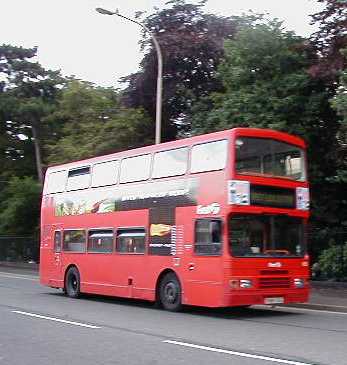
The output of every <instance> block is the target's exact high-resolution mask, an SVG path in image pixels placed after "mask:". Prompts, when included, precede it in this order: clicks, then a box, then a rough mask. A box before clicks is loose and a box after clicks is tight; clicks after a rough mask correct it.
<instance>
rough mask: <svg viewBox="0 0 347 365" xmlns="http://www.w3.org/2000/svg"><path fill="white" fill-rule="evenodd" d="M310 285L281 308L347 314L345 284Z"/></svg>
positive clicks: (13, 267)
mask: <svg viewBox="0 0 347 365" xmlns="http://www.w3.org/2000/svg"><path fill="white" fill-rule="evenodd" d="M1 269H4V270H7V271H15V272H17V273H18V271H19V270H20V271H21V272H23V274H38V270H39V265H38V264H34V263H32V264H28V263H14V262H1V261H0V271H1ZM310 285H311V295H310V299H309V302H308V303H299V304H290V305H283V307H295V308H304V309H315V310H325V311H331V312H342V313H347V282H333V281H318V280H312V281H311V282H310Z"/></svg>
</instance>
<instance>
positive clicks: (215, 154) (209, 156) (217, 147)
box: [190, 140, 228, 173]
mask: <svg viewBox="0 0 347 365" xmlns="http://www.w3.org/2000/svg"><path fill="white" fill-rule="evenodd" d="M227 146H228V141H227V140H221V141H215V142H208V143H202V144H198V145H195V146H193V148H192V156H191V169H190V170H191V172H193V173H194V172H204V171H214V170H222V169H224V168H225V166H226V162H227Z"/></svg>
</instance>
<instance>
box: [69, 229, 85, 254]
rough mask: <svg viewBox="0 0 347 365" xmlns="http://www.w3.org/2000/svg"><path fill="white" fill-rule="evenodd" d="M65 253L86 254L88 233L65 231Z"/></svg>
mask: <svg viewBox="0 0 347 365" xmlns="http://www.w3.org/2000/svg"><path fill="white" fill-rule="evenodd" d="M63 248H64V251H70V252H84V251H85V249H86V232H85V230H84V229H69V230H66V231H64V245H63Z"/></svg>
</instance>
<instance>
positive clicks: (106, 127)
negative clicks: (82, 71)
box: [45, 80, 154, 163]
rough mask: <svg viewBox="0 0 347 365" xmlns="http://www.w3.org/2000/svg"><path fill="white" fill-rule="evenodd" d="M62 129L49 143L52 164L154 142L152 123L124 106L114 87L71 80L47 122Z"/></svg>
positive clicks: (142, 115) (140, 111)
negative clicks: (103, 86) (95, 85)
mask: <svg viewBox="0 0 347 365" xmlns="http://www.w3.org/2000/svg"><path fill="white" fill-rule="evenodd" d="M46 121H47V123H48V124H50V125H51V126H52V128H53V129H54V127H56V126H57V125H59V124H60V126H59V127H58V134H57V135H56V136H54V139H53V140H47V141H46V144H45V149H46V150H47V151H48V162H49V163H63V162H68V161H72V160H79V159H83V158H87V157H92V156H95V155H100V154H106V153H111V152H116V151H120V150H124V149H130V148H135V147H140V146H144V145H146V144H150V143H153V137H154V136H153V135H152V133H151V128H150V122H149V119H148V117H147V116H146V115H145V113H144V112H143V111H142V110H140V109H136V110H135V109H126V108H124V107H122V106H121V105H120V102H119V95H118V93H117V92H116V91H115V90H114V89H112V88H102V87H94V86H93V85H92V84H91V83H88V82H81V81H78V80H70V82H69V83H68V84H67V86H66V87H65V88H64V90H63V91H62V96H61V99H60V100H59V103H58V106H57V109H56V111H55V112H54V113H52V114H51V115H50V117H48V118H47V119H46Z"/></svg>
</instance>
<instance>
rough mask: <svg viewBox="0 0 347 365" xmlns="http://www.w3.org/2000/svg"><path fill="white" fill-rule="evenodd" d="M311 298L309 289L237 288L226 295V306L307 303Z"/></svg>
mask: <svg viewBox="0 0 347 365" xmlns="http://www.w3.org/2000/svg"><path fill="white" fill-rule="evenodd" d="M308 300H309V289H308V288H303V289H300V290H299V289H292V290H286V291H285V292H283V291H274V290H272V291H264V290H252V291H248V290H247V291H246V290H244V291H241V290H235V291H233V292H231V293H228V294H226V295H225V303H224V304H225V306H226V307H234V306H236V307H237V306H248V305H259V304H261V305H264V304H268V305H277V304H294V303H306V302H308Z"/></svg>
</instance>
